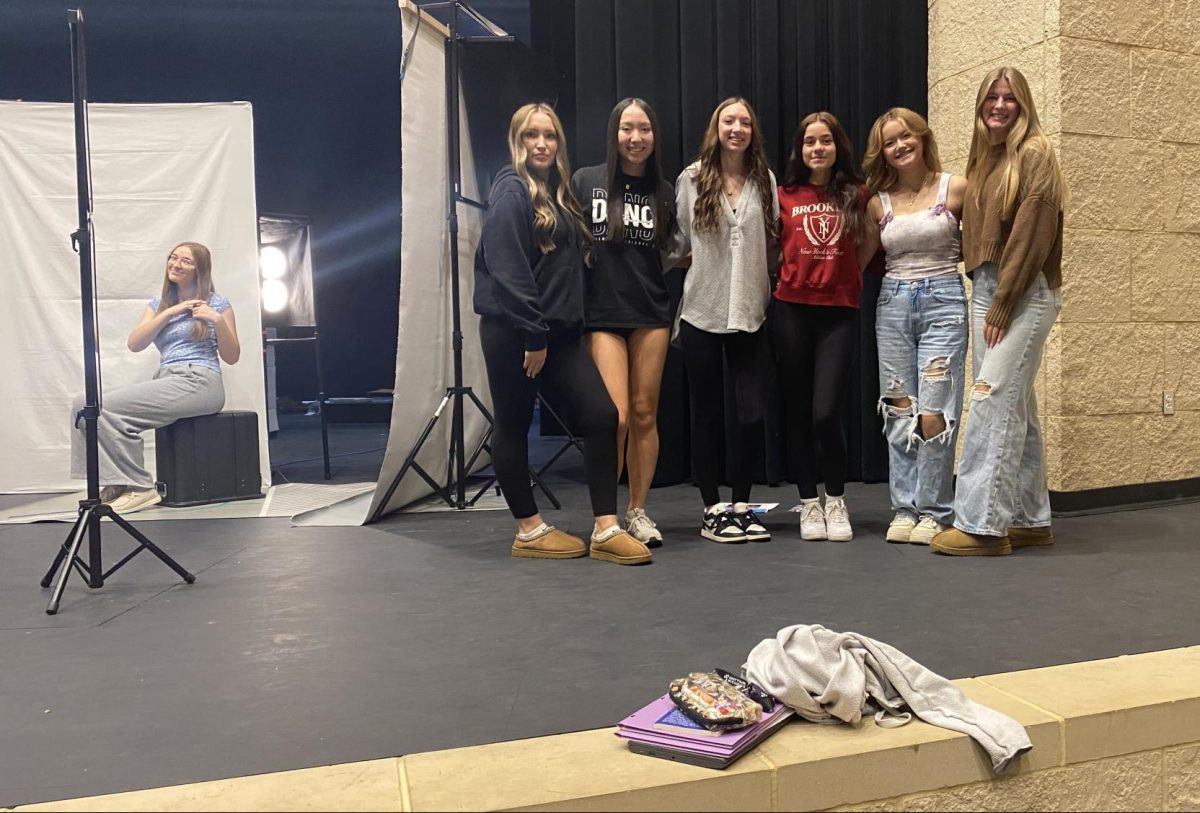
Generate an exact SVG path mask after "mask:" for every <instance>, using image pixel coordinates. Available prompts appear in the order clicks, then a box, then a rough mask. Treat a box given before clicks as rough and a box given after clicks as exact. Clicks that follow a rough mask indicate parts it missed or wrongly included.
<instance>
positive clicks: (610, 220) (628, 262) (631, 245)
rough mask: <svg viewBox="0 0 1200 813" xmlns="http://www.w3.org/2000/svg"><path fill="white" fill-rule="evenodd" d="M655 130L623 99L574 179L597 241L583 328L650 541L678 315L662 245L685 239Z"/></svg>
mask: <svg viewBox="0 0 1200 813" xmlns="http://www.w3.org/2000/svg"><path fill="white" fill-rule="evenodd" d="M657 137H658V119H657V118H656V117H655V115H654V110H653V109H651V107H650V105H648V104H646V102H644V101H643V100H641V99H624V100H622V101H621V102H619V103H618V104H617V106H616V107H614V108H613V110H612V114H611V115H610V116H609V118H608V134H607V139H606V142H607V144H608V158H607V161H606V163H604V164H600V165H598V166H594V167H584V168H582V169H580V170H579V171H578V172H576V173H575V176H574V177H573V178H572V180H571V185H572V187H573V189H574V192H575V196H576V198H577V199H578V200H579V202H580V204H581V205H582V207H583V209H584V220H585V221H587V222H590V223H591V227H592V237H593V239H594V241H595V242H594V252H593V266H592V268H590V269H588V270H587V271H586V272H585V274H586V279H587V283H586V288H585V296H584V311H585V330H586V331H587V333H588V339H589V343H590V347H591V352H592V358H594V359H595V360H596V366H597V367H598V368H599V369H600V375H601V376H602V377H603V379H604V385H605V387H607V388H608V394H609V395H610V396H611V397H612V400H613V403H614V404H616V406H617V412H618V424H617V437H616V443H617V473H618V476H619V475H620V470H621V468H622V467H623V464H624V463H626V461H627V463H628V466H629V510H628V511H627V512H626V514H625V519H626V523H627V529H628V531H629V533H630V534H632V535H633V536H634V537H636V538H637V539H638V540H640V541H641V542H643V543H645V544H646V545H648V546H650V547H656V546H658V545H661V544H662V535H661V534H660V533H659V532H658V529H657V528H655V526H654V522H652V521H651V520H650V518H649V517H648V516H646V497H647V494H648V493H649V491H650V481H651V480H652V479H653V478H654V467H655V464H656V463H657V462H658V425H657V416H658V395H659V388H660V385H661V383H662V371H663V364H664V362H665V360H666V356H667V344H668V341H669V338H670V337H669V331H670V325H671V308H670V301H669V296H668V293H667V285H666V280H665V279H664V277H663V272H664V270H666V269H665V268H664V263H663V255H664V253H667V252H668V251H669V250H670V246H673V245H678V241H677V240H676V239H675V236H676V235H677V230H676V227H675V206H674V204H675V193H674V191H673V190H672V189H671V185H670V184H668V183H667V182H666V181H664V180H663V176H662V168H661V166H660V165H659V162H658V158H657V155H658V154H657V152H656V150H655V142H656V141H657ZM626 443H628V455H626Z"/></svg>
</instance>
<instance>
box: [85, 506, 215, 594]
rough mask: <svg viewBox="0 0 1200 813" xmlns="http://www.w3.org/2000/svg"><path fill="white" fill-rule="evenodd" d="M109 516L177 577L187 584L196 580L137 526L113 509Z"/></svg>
mask: <svg viewBox="0 0 1200 813" xmlns="http://www.w3.org/2000/svg"><path fill="white" fill-rule="evenodd" d="M109 516H111V517H112V519H113V522H115V523H117V524H118V525H120V526H121V529H122V530H124V531H125V533H127V534H129V535H130V536H132V537H133V538H134V539H136V540H137V543H138V544H139V545H141V546H142V547H143V548H145V549H146V550H148V551H150V552H151V553H153V554H154V555H155V556H157V557H158V558H159V559H161V560H162V563H163V564H164V565H166V566H167V567H169V568H171V570H174V571H175V572H176V573H178V574H179V577H180V578H182V579H183V580H184V581H185V582H187V583H188V584H191V583H192V582H194V581H196V577H195V576H193V575H192V574H191V573H188V572H187V571H186V570H184V569H183V566H182V565H180V564H179V562H176V561H175V560H174V559H172V558H171V557H170V556H169V555H167V553H166V552H165V551H163V549H162V548H160V547H159V546H158V545H155V544H154V543H153V542H151V541H150V540H149V539H148V538H147V537H146V536H145V535H143V534H142V532H141V531H139V530H138V529H137V528H135V527H133V526H132V525H130V524H129V521H128V520H127V519H125V518H124V517H123V516H121V515H120V514H118V513H116V512H115V511H110V512H109ZM126 561H128V560H126ZM113 570H116V568H113ZM105 575H106V576H108V575H111V573H108V574H105Z"/></svg>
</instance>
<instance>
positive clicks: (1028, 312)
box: [954, 263, 1062, 536]
mask: <svg viewBox="0 0 1200 813" xmlns="http://www.w3.org/2000/svg"><path fill="white" fill-rule="evenodd" d="M998 271H999V269H998V268H997V267H996V265H995V264H994V263H984V264H983V265H981V266H980V267H979V268H977V269H976V270H975V273H974V274H973V275H972V277H971V281H972V296H971V344H972V356H971V358H972V360H973V362H974V365H975V386H974V387H972V391H971V401H970V404H969V412H968V415H967V428H966V430H965V432H964V434H963V449H962V458H961V459H960V460H959V462H958V485H957V491H956V492H955V496H954V513H955V519H954V526H955V527H956V528H958V529H959V530H962V531H966V532H967V533H973V534H982V535H985V536H1004V535H1005V534H1007V533H1008V529H1009V528H1010V527H1012V528H1040V527H1044V526H1047V525H1049V524H1050V494H1049V492H1048V491H1047V489H1046V458H1045V447H1044V444H1043V440H1042V425H1041V424H1040V423H1039V422H1038V412H1037V398H1036V396H1035V394H1034V389H1033V385H1034V378H1035V377H1036V375H1037V371H1038V367H1039V366H1040V365H1041V363H1042V348H1043V347H1044V346H1045V344H1046V337H1047V336H1049V335H1050V328H1051V327H1052V326H1053V325H1054V320H1055V319H1056V318H1058V312H1059V310H1061V309H1062V289H1061V288H1057V289H1054V290H1051V289H1050V288H1049V287H1048V286H1047V285H1046V278H1045V276H1043V275H1042V274H1038V275H1037V277H1036V278H1035V280H1034V282H1033V283H1032V284H1031V285H1030V286H1029V290H1028V291H1026V292H1025V296H1024V298H1023V299H1022V300H1021V302H1020V304H1018V305H1017V308H1016V310H1015V311H1014V313H1013V318H1012V321H1011V322H1010V323H1009V325H1008V331H1007V332H1006V333H1005V334H1004V338H1003V339H1001V340H1000V343H999V344H997V345H996V346H995V347H991V348H989V347H988V346H987V345H986V344H985V343H984V339H983V324H984V322H983V318H984V316H985V315H986V314H987V310H988V308H989V307H991V304H992V297H993V296H994V295H995V293H996V282H997V274H998Z"/></svg>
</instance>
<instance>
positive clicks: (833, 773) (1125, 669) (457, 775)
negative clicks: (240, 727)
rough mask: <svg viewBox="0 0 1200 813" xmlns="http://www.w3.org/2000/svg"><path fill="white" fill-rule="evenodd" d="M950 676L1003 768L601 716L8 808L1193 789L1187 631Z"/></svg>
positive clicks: (917, 740)
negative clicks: (1001, 745)
mask: <svg viewBox="0 0 1200 813" xmlns="http://www.w3.org/2000/svg"><path fill="white" fill-rule="evenodd" d="M955 684H956V685H957V686H959V687H960V688H961V689H962V690H963V692H964V693H966V694H967V696H968V697H971V698H972V699H974V700H976V701H977V702H980V703H983V704H985V705H988V706H991V707H992V708H995V709H997V710H999V711H1002V712H1004V713H1005V714H1008V715H1009V716H1011V717H1013V718H1014V719H1016V720H1018V721H1019V722H1020V723H1022V724H1023V725H1024V726H1025V727H1026V730H1027V731H1028V733H1029V737H1030V739H1031V740H1032V741H1033V743H1034V749H1033V751H1031V752H1030V753H1028V754H1026V755H1024V756H1023V757H1021V758H1020V759H1019V760H1018V761H1017V764H1016V765H1015V766H1013V768H1012V769H1010V771H1009V772H1007V773H1006V775H1005V777H1004V778H1002V779H999V780H998V779H997V778H996V777H995V776H994V775H993V774H992V772H991V769H990V763H989V761H988V759H987V757H986V756H985V754H984V753H983V751H982V749H980V748H979V747H978V746H977V745H976V744H975V743H974V742H973V741H971V740H970V739H969V738H967V737H965V736H963V735H961V734H957V733H954V732H951V731H947V730H945V729H941V728H936V727H934V726H930V725H927V724H925V723H921V722H919V721H918V722H913V723H912V724H910V725H908V726H905V727H903V728H899V729H883V728H879V727H878V726H875V725H874V723H873V722H864V723H860V724H858V725H855V726H816V725H810V724H807V723H796V724H793V725H789V726H787V727H785V728H784V729H783V730H782V731H780V732H779V733H778V734H776V735H775V736H773V737H771V738H770V739H769V740H767V741H766V742H765V743H763V745H762V746H761V747H759V748H758V749H756V750H755V751H754V752H752V753H750V754H748V755H746V756H745V757H743V758H742V759H741V760H739V761H738V762H737V763H735V764H734V765H733V766H732V767H730V768H729V769H728V770H725V771H714V770H708V769H705V768H697V767H693V766H689V765H682V764H679V763H675V762H669V761H666V760H658V759H653V758H650V757H642V756H637V755H635V754H631V753H629V751H628V750H627V749H626V747H625V745H624V743H623V742H622V741H621V740H619V739H618V738H617V737H615V736H614V735H613V729H601V730H596V731H582V732H576V733H572V734H561V735H557V736H552V737H540V738H535V739H528V740H518V741H514V742H502V743H495V744H491V745H481V746H474V747H470V748H458V749H452V750H447V751H435V752H430V753H424V754H410V755H408V756H404V757H397V758H394V759H382V760H374V761H370V762H359V763H351V764H347V765H337V766H329V767H322V768H311V769H306V770H299V771H288V772H285V773H278V774H268V775H263V776H254V777H242V778H238V779H227V780H220V781H216V782H203V783H198V784H193V785H181V786H178V787H173V788H159V789H155V790H146V791H136V792H131V793H120V794H113V795H110V796H99V797H93V798H90V799H74V800H70V801H63V802H50V803H44V804H36V805H28V806H23V807H20V808H16V809H17V810H20V811H34V810H80V811H108V810H130V811H140V810H162V811H184V810H254V811H262V810H514V809H522V810H571V811H583V810H668V809H670V810H682V809H689V810H699V809H704V810H746V811H751V810H820V809H828V808H833V807H841V806H863V805H865V807H857V809H874V807H875V806H876V805H883V806H881V807H879V809H889V808H888V807H887V806H886V805H885V804H883V803H881V802H875V800H887V799H898V798H901V797H904V798H906V799H912V800H914V804H915V803H916V801H918V800H927V799H932V798H935V797H936V798H938V799H952V798H954V794H958V793H961V792H963V791H962V789H964V788H974V789H980V788H983V789H985V790H988V789H991V788H994V790H989V791H988V792H992V793H1001V792H1003V788H1010V789H1018V788H1020V787H1022V783H1023V782H1025V783H1026V784H1029V786H1030V787H1031V788H1033V787H1040V786H1041V784H1044V783H1045V782H1047V781H1051V780H1052V779H1053V778H1054V777H1056V776H1061V777H1063V778H1064V779H1066V778H1069V777H1071V776H1074V775H1075V773H1079V774H1080V776H1081V777H1084V776H1087V775H1089V774H1088V771H1091V770H1092V768H1091V767H1086V768H1085V767H1080V766H1095V765H1109V764H1110V763H1111V766H1115V767H1112V768H1111V770H1118V769H1119V770H1120V771H1125V772H1126V773H1130V774H1131V775H1132V774H1136V773H1138V772H1139V771H1141V772H1142V773H1144V771H1142V769H1141V767H1140V766H1142V763H1143V762H1145V763H1146V764H1157V765H1160V766H1162V765H1166V766H1168V767H1170V766H1175V767H1176V768H1177V770H1176V773H1175V774H1172V773H1170V770H1168V771H1167V772H1166V774H1165V777H1164V775H1162V772H1161V771H1160V773H1159V774H1157V775H1156V777H1157V778H1152V779H1147V780H1146V782H1148V783H1150V784H1153V783H1155V782H1157V783H1158V784H1157V785H1155V787H1159V786H1162V787H1165V788H1167V790H1164V791H1163V792H1161V793H1160V797H1159V798H1163V797H1164V796H1168V795H1170V790H1169V788H1170V787H1178V788H1181V790H1179V793H1180V794H1183V797H1188V794H1191V793H1192V792H1193V789H1192V787H1191V785H1189V784H1187V783H1189V782H1191V778H1190V773H1191V766H1195V765H1197V764H1200V750H1198V748H1197V746H1196V743H1197V742H1198V741H1200V647H1190V648H1186V649H1176V650H1168V651H1165V652H1152V653H1147V654H1142V655H1129V656H1124V657H1120V658H1112V659H1108V660H1101V661H1090V662H1086V663H1075V664H1068V665H1065V666H1054V667H1048V668H1044V669H1031V670H1027V671H1023V672H1012V673H1008V674H1001V675H989V676H985V677H980V678H969V679H964V680H958V681H955ZM1144 752H1156V753H1155V754H1153V755H1150V756H1148V755H1147V754H1146V753H1144ZM1026 780H1028V781H1026ZM1172 783H1174V784H1172ZM1181 783H1182V784H1181ZM930 794H932V796H931V795H930ZM1139 798H1140V797H1139ZM1181 798H1182V797H1181ZM873 802H874V803H875V804H872V803H873ZM914 809H925V808H924V807H923V806H922V805H915V807H914ZM1046 809H1050V808H1046Z"/></svg>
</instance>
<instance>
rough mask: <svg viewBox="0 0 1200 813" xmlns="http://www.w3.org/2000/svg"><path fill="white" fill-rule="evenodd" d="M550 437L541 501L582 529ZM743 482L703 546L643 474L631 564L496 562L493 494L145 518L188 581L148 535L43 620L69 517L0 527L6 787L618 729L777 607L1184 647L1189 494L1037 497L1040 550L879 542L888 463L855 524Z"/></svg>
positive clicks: (215, 774) (1099, 645)
mask: <svg viewBox="0 0 1200 813" xmlns="http://www.w3.org/2000/svg"><path fill="white" fill-rule="evenodd" d="M376 429H378V427H376ZM363 431H364V432H365V431H367V430H363ZM314 448H315V449H316V454H319V453H320V445H319V439H318V441H317V443H316V445H315V447H314ZM363 448H366V447H365V446H364V447H363ZM335 451H336V449H335ZM277 457H278V455H277ZM365 457H369V456H365ZM569 458H574V459H564V461H562V463H561V464H560V468H558V470H557V473H555V474H553V475H552V477H551V480H550V482H551V484H552V485H553V486H556V487H557V490H558V492H559V495H560V497H562V498H563V499H564V502H565V504H566V505H567V510H564V511H553V510H551V511H548V512H547V516H548V517H549V518H550V520H551V521H553V522H555V523H556V524H558V525H559V526H560V527H566V528H567V529H569V530H572V531H574V532H577V533H584V532H585V531H586V530H587V528H588V523H589V518H588V511H587V509H586V496H585V489H584V488H583V486H582V485H581V484H580V480H581V471H580V469H581V467H580V466H579V464H578V459H577V457H575V455H574V454H573V453H572V455H570V456H569ZM280 459H282V458H280ZM350 459H351V458H339V460H350ZM346 465H349V463H347V464H346ZM355 465H362V466H367V467H368V468H369V463H357V464H355ZM374 465H375V466H376V467H377V466H378V461H377V460H376V462H375V464H374ZM285 471H286V468H285ZM318 471H319V464H318ZM341 476H345V477H350V478H351V479H353V473H352V472H351V473H347V472H346V471H345V470H343V471H342V472H341V474H340V475H339V477H341ZM316 479H319V475H318V478H316ZM755 497H756V499H762V500H764V501H765V500H772V501H773V500H779V501H780V502H781V503H782V505H781V506H780V508H779V509H776V511H774V512H772V513H771V514H770V515H769V517H768V525H769V526H770V528H771V529H772V530H773V531H774V532H775V538H774V539H773V540H772V541H771V542H769V543H765V544H750V545H737V546H722V545H717V544H714V543H712V542H708V541H705V540H703V539H701V538H700V537H699V535H698V534H697V533H696V532H695V530H696V524H697V519H698V506H697V503H698V498H697V495H696V492H695V490H694V489H693V488H691V487H688V486H675V487H671V488H664V489H656V490H655V491H654V492H652V494H651V506H652V508H653V511H652V514H653V516H654V517H655V518H656V519H657V520H658V522H659V525H660V527H661V528H662V529H663V530H664V531H665V534H666V537H667V542H666V545H665V547H663V548H661V549H660V550H659V552H657V553H656V555H655V561H654V563H653V564H652V565H650V566H646V567H639V568H622V567H618V566H615V565H611V564H605V563H601V562H595V561H592V560H589V559H581V560H572V561H566V562H561V561H560V562H555V561H532V560H517V559H512V558H510V557H509V555H508V547H509V543H510V540H511V520H510V519H509V517H508V516H507V514H506V513H504V512H499V511H486V512H475V513H466V514H454V513H434V514H413V515H392V516H390V517H388V518H387V519H385V520H384V521H383V522H380V523H379V524H377V525H374V526H371V527H367V528H292V527H290V526H289V525H288V522H287V521H286V520H202V521H191V522H174V521H156V522H153V523H145V524H143V525H142V526H141V527H142V529H143V530H144V531H145V532H147V533H149V534H151V535H152V538H153V539H154V540H155V541H156V542H158V543H159V544H160V545H162V546H163V547H164V548H165V549H166V550H167V551H168V552H170V553H171V554H172V555H174V556H176V557H177V558H178V559H179V560H180V561H181V562H182V563H183V564H185V565H186V566H187V567H188V568H190V569H191V570H192V571H193V572H195V573H196V574H197V576H198V579H197V581H196V583H195V584H194V585H190V586H188V585H184V584H182V583H180V582H179V581H177V580H176V578H175V576H174V574H173V573H171V571H169V570H167V569H166V568H165V567H163V566H162V565H160V564H159V563H158V562H157V560H154V559H152V558H151V557H150V556H149V555H146V554H143V555H142V556H139V557H138V558H137V559H135V560H134V561H133V562H132V563H131V564H130V565H128V566H127V567H126V568H125V569H124V570H122V571H121V572H119V573H118V574H117V575H115V576H114V577H113V578H112V579H111V581H110V582H109V583H108V584H107V585H106V586H105V587H104V588H103V589H102V590H98V591H94V592H93V591H89V590H88V589H87V588H85V587H84V586H83V585H82V583H81V582H80V581H79V580H78V578H77V577H75V578H73V579H72V582H71V583H70V585H69V586H68V589H67V592H66V596H65V600H64V602H63V608H62V612H61V613H60V614H59V615H57V616H53V617H52V616H47V615H45V613H44V612H43V609H44V606H45V603H46V599H47V593H48V591H44V590H42V589H41V588H40V587H39V585H38V581H39V580H40V578H41V576H42V574H43V572H44V571H45V569H46V567H47V566H48V565H49V562H50V560H51V558H52V557H53V555H54V551H55V549H56V546H57V545H58V544H59V542H60V541H61V539H62V537H63V536H64V534H65V532H66V526H64V525H62V524H41V525H33V526H28V525H25V526H0V653H2V658H3V660H2V663H3V669H2V670H0V733H2V735H3V736H0V807H3V806H6V805H14V804H22V803H29V802H34V801H43V800H51V799H60V798H70V797H77V796H87V795H95V794H102V793H110V792H115V791H122V790H131V789H137V788H145V787H156V786H163V785H173V784H179V783H185V782H196V781H203V780H208V779H217V778H223V777H230V776H241V775H247V774H257V773H264V772H269V771H279V770H286V769H294V768H302V767H309V766H315V765H324V764H331V763H341V762H351V761H358V760H366V759H374V758H380V757H386V756H394V755H398V754H404V753H412V752H419V751H429V750H436V749H442V748H450V747H456V746H464V745H472V744H479V743H486V742H493V741H499V740H509V739H518V738H523V737H533V736H539V735H544V734H552V733H559V732H564V731H574V730H581V729H590V728H599V727H604V726H609V725H612V724H614V723H615V722H616V721H617V720H619V719H620V718H621V717H623V716H625V714H627V713H628V712H630V711H631V710H633V709H634V708H636V707H638V706H640V705H641V704H643V703H644V702H646V701H648V700H649V699H651V698H653V697H654V696H656V695H658V694H660V693H661V692H663V691H664V690H665V687H666V684H667V682H668V680H670V679H671V678H673V677H675V676H677V675H679V674H682V673H684V672H687V671H690V670H693V669H699V668H711V667H714V666H725V667H727V668H731V669H736V668H737V667H738V666H740V665H741V663H742V660H743V658H744V656H745V655H746V653H747V652H749V650H750V648H751V647H753V646H754V644H756V643H757V642H758V641H759V640H760V639H761V638H763V637H766V636H770V635H772V634H773V633H774V632H775V631H776V630H777V629H778V628H780V627H782V626H785V625H788V624H794V623H820V624H824V625H825V626H827V627H830V628H832V629H835V630H853V631H856V632H860V633H863V634H865V635H869V636H872V637H874V638H878V639H880V640H882V641H886V642H888V643H890V644H892V645H894V646H896V647H898V648H899V649H901V650H902V651H904V652H906V653H907V654H909V655H910V656H912V657H914V658H916V659H917V660H918V661H920V662H922V663H924V664H925V665H926V666H928V667H930V668H932V669H934V670H935V671H937V672H940V673H942V674H944V675H946V676H948V677H951V678H957V677H965V676H970V675H978V674H988V673H995V672H1005V671H1010V670H1016V669H1025V668H1031V667H1038V666H1048V665H1053V664H1061V663H1068V662H1074V661H1082V660H1091V659H1096V658H1104V657H1111V656H1116V655H1121V654H1128V653H1134V652H1145V651H1151V650H1158V649H1168V648H1174V647H1182V646H1191V645H1196V644H1198V643H1200V593H1198V591H1197V590H1196V588H1195V585H1196V584H1197V575H1198V571H1200V559H1198V558H1197V555H1196V554H1197V542H1196V537H1195V535H1194V534H1195V531H1194V530H1192V529H1194V528H1195V526H1196V525H1197V523H1198V522H1200V504H1187V505H1176V506H1170V507H1162V508H1154V509H1149V510H1142V511H1128V512H1124V513H1117V514H1105V515H1099V516H1090V517H1075V518H1068V519H1061V520H1056V522H1055V528H1056V532H1057V536H1058V544H1056V545H1055V546H1053V547H1052V548H1047V549H1026V550H1023V551H1018V552H1017V553H1016V554H1014V555H1013V556H1010V557H1004V558H994V559H982V560H980V559H949V558H944V557H939V556H934V555H932V554H930V553H929V551H928V549H927V548H922V547H916V546H909V545H899V546H897V545H888V544H886V543H885V542H883V539H882V536H883V531H884V529H885V526H886V523H887V521H888V519H889V518H890V516H889V511H888V508H887V496H886V487H885V486H881V485H872V486H863V485H857V486H855V485H852V486H851V487H850V489H849V493H848V503H849V506H850V509H851V513H852V519H853V520H854V524H855V528H856V530H857V534H858V535H857V538H856V539H855V540H854V541H853V542H851V543H848V544H837V543H828V542H802V541H800V539H799V534H798V532H797V530H796V522H795V515H789V514H785V513H783V510H784V509H785V508H786V507H788V506H790V505H791V504H792V503H793V502H794V499H793V497H794V490H793V489H792V488H791V487H787V488H777V489H766V488H760V489H758V490H757V491H756V493H755ZM10 499H11V498H10ZM106 527H107V526H106ZM121 536H122V535H120V534H119V533H118V532H117V531H115V530H113V531H109V532H107V533H106V536H105V540H106V541H105V544H106V551H107V556H106V559H108V560H110V561H111V560H113V559H114V558H115V556H116V555H117V554H118V552H119V551H122V550H124V549H125V548H126V545H125V542H124V540H123V539H122V538H121Z"/></svg>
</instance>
